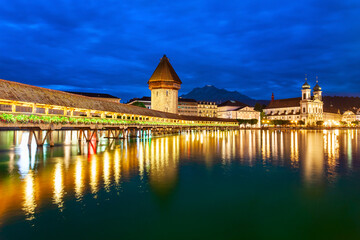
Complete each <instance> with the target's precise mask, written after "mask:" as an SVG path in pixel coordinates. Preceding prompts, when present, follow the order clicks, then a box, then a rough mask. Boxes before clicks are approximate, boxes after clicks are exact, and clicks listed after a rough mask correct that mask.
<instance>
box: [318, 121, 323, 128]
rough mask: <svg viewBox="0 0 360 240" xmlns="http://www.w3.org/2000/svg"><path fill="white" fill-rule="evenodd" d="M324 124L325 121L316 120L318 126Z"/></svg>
mask: <svg viewBox="0 0 360 240" xmlns="http://www.w3.org/2000/svg"><path fill="white" fill-rule="evenodd" d="M323 124H324V121H317V122H316V125H317V126H318V127H320V126H322V125H323Z"/></svg>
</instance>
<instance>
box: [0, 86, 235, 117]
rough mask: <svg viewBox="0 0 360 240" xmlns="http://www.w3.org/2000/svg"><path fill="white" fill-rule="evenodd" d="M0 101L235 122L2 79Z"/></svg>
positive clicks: (149, 115)
mask: <svg viewBox="0 0 360 240" xmlns="http://www.w3.org/2000/svg"><path fill="white" fill-rule="evenodd" d="M0 100H9V101H16V102H21V103H29V104H31V103H35V104H41V105H52V106H59V107H68V108H75V109H83V110H95V111H104V112H112V113H119V114H121V113H125V114H133V115H143V116H148V117H159V118H171V119H179V120H189V121H223V122H234V121H235V120H231V119H219V118H207V117H196V116H183V115H178V114H173V113H166V112H161V111H155V110H151V109H147V108H142V107H137V106H133V105H127V104H122V103H117V102H113V101H110V100H103V99H96V98H92V97H86V96H81V95H76V94H72V93H67V92H62V91H58V90H52V89H47V88H41V87H36V86H32V85H28V84H23V83H18V82H12V81H7V80H3V79H0Z"/></svg>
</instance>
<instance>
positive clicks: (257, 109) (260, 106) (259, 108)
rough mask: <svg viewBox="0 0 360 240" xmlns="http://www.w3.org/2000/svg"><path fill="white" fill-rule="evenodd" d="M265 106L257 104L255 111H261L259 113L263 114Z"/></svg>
mask: <svg viewBox="0 0 360 240" xmlns="http://www.w3.org/2000/svg"><path fill="white" fill-rule="evenodd" d="M263 109H264V108H263V105H261V104H260V103H256V104H255V106H254V110H255V111H259V112H262V111H263Z"/></svg>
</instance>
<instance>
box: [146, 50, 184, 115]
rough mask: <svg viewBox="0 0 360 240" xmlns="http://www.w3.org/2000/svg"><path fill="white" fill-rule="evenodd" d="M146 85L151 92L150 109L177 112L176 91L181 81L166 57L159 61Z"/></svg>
mask: <svg viewBox="0 0 360 240" xmlns="http://www.w3.org/2000/svg"><path fill="white" fill-rule="evenodd" d="M148 84H149V89H150V90H151V109H153V110H158V111H163V112H169V113H177V112H178V91H179V89H180V86H181V80H180V78H179V77H178V75H177V74H176V72H175V70H174V68H173V67H172V66H171V64H170V62H169V59H168V58H167V57H166V55H164V56H163V57H162V58H161V59H160V63H159V65H158V66H157V67H156V69H155V71H154V73H153V74H152V76H151V77H150V79H149V81H148Z"/></svg>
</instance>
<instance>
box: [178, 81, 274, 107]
mask: <svg viewBox="0 0 360 240" xmlns="http://www.w3.org/2000/svg"><path fill="white" fill-rule="evenodd" d="M181 97H183V98H192V99H195V100H197V101H211V102H216V103H218V104H220V103H222V102H225V101H227V100H237V101H240V102H242V103H245V104H247V105H250V106H254V105H255V103H257V102H259V103H261V104H266V105H267V104H268V103H269V102H270V101H267V100H255V99H252V98H250V97H248V96H246V95H244V94H241V93H239V92H237V91H228V90H226V89H220V88H217V87H215V86H212V85H206V86H204V87H202V88H194V89H193V90H191V91H190V92H189V93H187V94H183V95H181Z"/></svg>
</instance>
